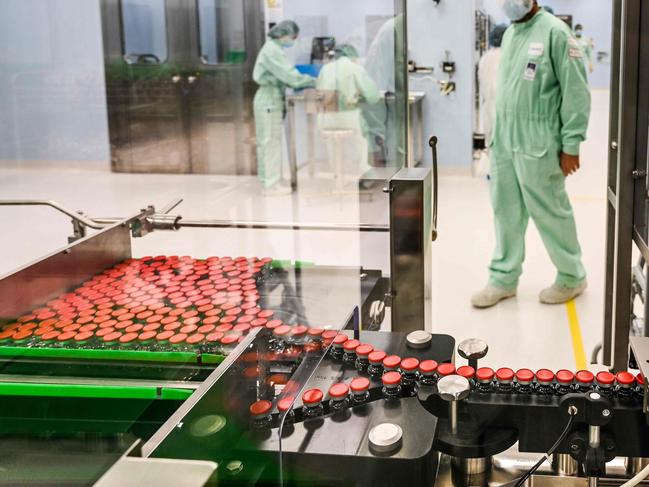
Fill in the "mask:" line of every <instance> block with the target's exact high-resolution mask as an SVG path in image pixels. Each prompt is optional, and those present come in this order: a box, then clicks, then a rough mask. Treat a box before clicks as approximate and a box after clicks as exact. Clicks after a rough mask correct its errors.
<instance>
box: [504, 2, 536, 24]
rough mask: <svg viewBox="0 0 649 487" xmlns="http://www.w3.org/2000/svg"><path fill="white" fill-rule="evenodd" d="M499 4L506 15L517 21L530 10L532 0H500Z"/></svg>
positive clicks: (532, 5) (532, 3)
mask: <svg viewBox="0 0 649 487" xmlns="http://www.w3.org/2000/svg"><path fill="white" fill-rule="evenodd" d="M500 6H501V8H502V9H503V10H504V11H505V15H507V17H509V18H510V19H511V20H512V21H514V22H518V21H519V20H521V19H522V18H523V17H525V16H526V15H527V14H529V13H530V12H531V11H532V7H534V0H500Z"/></svg>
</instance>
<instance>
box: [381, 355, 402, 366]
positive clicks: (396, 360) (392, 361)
mask: <svg viewBox="0 0 649 487" xmlns="http://www.w3.org/2000/svg"><path fill="white" fill-rule="evenodd" d="M400 364H401V357H399V356H398V355H390V356H389V357H385V358H384V359H383V367H385V368H386V369H396V368H397V367H399V365H400Z"/></svg>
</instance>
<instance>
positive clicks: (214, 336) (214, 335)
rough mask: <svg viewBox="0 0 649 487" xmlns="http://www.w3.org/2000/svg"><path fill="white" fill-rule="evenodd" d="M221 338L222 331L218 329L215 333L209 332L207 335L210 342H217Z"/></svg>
mask: <svg viewBox="0 0 649 487" xmlns="http://www.w3.org/2000/svg"><path fill="white" fill-rule="evenodd" d="M222 338H223V333H221V332H218V331H217V332H216V333H210V334H209V335H207V341H208V342H210V343H215V342H219V341H221V339H222Z"/></svg>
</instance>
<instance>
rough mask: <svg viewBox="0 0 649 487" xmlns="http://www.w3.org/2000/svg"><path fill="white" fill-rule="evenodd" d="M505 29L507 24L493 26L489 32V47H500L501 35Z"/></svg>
mask: <svg viewBox="0 0 649 487" xmlns="http://www.w3.org/2000/svg"><path fill="white" fill-rule="evenodd" d="M506 30H507V25H505V24H498V25H495V26H493V28H492V29H491V32H490V33H489V44H490V45H491V47H500V46H501V44H502V43H503V36H504V35H505V31H506Z"/></svg>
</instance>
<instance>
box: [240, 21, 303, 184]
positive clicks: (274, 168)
mask: <svg viewBox="0 0 649 487" xmlns="http://www.w3.org/2000/svg"><path fill="white" fill-rule="evenodd" d="M299 32H300V29H299V27H298V26H297V24H296V23H295V22H293V21H291V20H284V21H282V22H280V23H279V24H277V25H276V26H275V27H273V28H272V29H271V30H270V32H269V33H268V37H269V39H268V41H267V42H266V44H265V45H264V47H263V48H262V49H261V51H260V53H259V56H257V62H256V63H255V68H254V70H253V73H252V77H253V79H254V81H255V83H257V84H258V85H259V89H258V90H257V94H256V95H255V101H254V113H255V128H256V132H257V165H258V171H259V179H260V180H261V182H262V184H263V185H264V194H266V195H283V194H290V193H291V188H290V187H288V186H283V185H281V184H280V178H281V172H282V161H283V150H282V149H283V144H284V136H283V133H282V127H283V120H284V114H285V110H286V101H285V92H286V88H311V87H314V86H315V78H312V77H311V76H307V75H304V74H301V73H300V72H299V71H298V70H297V69H296V68H295V66H293V65H292V64H291V63H290V62H289V60H288V58H287V57H286V54H285V53H284V49H288V48H290V47H292V46H293V45H294V44H295V40H296V39H297V36H298V34H299Z"/></svg>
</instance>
